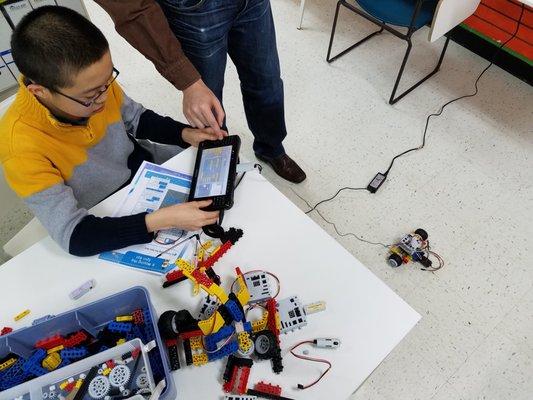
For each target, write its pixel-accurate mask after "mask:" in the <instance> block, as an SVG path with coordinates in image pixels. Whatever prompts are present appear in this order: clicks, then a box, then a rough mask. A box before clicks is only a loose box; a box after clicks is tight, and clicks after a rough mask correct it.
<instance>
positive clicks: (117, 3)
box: [95, 0, 200, 90]
mask: <svg viewBox="0 0 533 400" xmlns="http://www.w3.org/2000/svg"><path fill="white" fill-rule="evenodd" d="M95 1H96V2H97V3H98V4H99V5H100V6H101V7H102V8H103V9H104V10H106V11H107V13H108V14H109V15H110V16H111V18H112V19H113V22H114V23H115V29H116V30H117V32H118V33H119V34H120V35H121V36H122V37H124V38H125V39H126V40H127V41H128V42H129V43H130V44H131V45H132V46H133V47H135V48H136V49H137V50H138V51H139V52H141V53H142V54H143V55H144V56H145V57H146V58H148V59H149V60H150V61H151V62H152V63H153V64H154V66H155V67H156V69H157V70H158V71H159V73H160V74H161V75H163V76H164V77H165V78H166V79H167V80H168V81H169V82H170V83H172V84H173V85H174V86H175V87H176V88H177V89H179V90H184V89H186V88H187V87H189V86H190V85H192V84H193V83H194V82H196V81H198V80H199V79H200V74H199V73H198V71H197V70H196V69H195V68H194V66H193V65H192V63H191V62H190V61H189V59H188V58H187V56H185V54H184V53H183V50H182V48H181V44H180V42H179V41H178V39H176V36H175V35H174V33H173V32H172V30H171V29H170V26H169V24H168V21H167V19H166V17H165V14H164V13H163V10H162V9H161V6H160V5H159V4H157V2H156V1H155V0H127V1H125V0H95Z"/></svg>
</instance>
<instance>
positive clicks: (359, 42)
mask: <svg viewBox="0 0 533 400" xmlns="http://www.w3.org/2000/svg"><path fill="white" fill-rule="evenodd" d="M344 3H345V2H344V0H339V1H338V2H337V9H336V10H335V18H334V19H333V26H332V27H331V37H330V39H329V46H328V54H327V56H326V61H327V62H328V63H331V62H333V61H335V60H336V59H337V58H340V57H342V56H343V55H345V54H346V53H348V52H349V51H351V50H353V49H354V48H356V47H357V46H359V45H360V44H362V43H364V42H366V41H367V40H368V39H370V38H372V37H373V36H375V35H377V34H379V33H381V32H383V26H382V27H381V29H380V30H379V31H376V32H373V33H371V34H370V35H368V36H365V37H364V38H363V39H361V40H360V41H358V42H357V43H355V44H353V45H351V46H350V47H348V48H347V49H346V50H343V51H341V52H340V53H339V54H337V55H336V56H334V57H331V48H332V47H333V39H334V38H335V31H336V29H337V20H338V18H339V10H340V7H341V5H342V6H344ZM345 7H346V6H345ZM346 8H348V9H350V8H349V7H346Z"/></svg>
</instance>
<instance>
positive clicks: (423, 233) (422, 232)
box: [415, 228, 428, 240]
mask: <svg viewBox="0 0 533 400" xmlns="http://www.w3.org/2000/svg"><path fill="white" fill-rule="evenodd" d="M415 235H420V237H421V238H422V240H428V233H427V232H426V231H425V230H424V229H422V228H418V229H417V230H416V231H415Z"/></svg>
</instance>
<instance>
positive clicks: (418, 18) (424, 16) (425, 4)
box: [326, 0, 450, 104]
mask: <svg viewBox="0 0 533 400" xmlns="http://www.w3.org/2000/svg"><path fill="white" fill-rule="evenodd" d="M441 1H442V0H441ZM356 2H357V4H358V5H359V7H360V8H358V7H356V6H354V5H352V4H350V3H348V2H347V1H346V0H339V1H338V2H337V9H336V11H335V18H334V20H333V27H332V29H331V38H330V41H329V47H328V54H327V57H326V60H327V62H328V63H331V62H333V61H335V60H337V59H338V58H340V57H342V56H343V55H344V54H346V53H348V52H349V51H351V50H353V49H354V48H356V47H357V46H359V45H360V44H362V43H364V42H366V41H367V40H369V39H370V38H372V37H374V36H375V35H378V34H380V33H381V32H383V30H386V31H388V32H390V33H392V34H393V35H394V36H396V37H398V38H400V39H402V40H405V41H406V42H407V50H406V52H405V55H404V57H403V61H402V63H401V66H400V70H399V72H398V76H397V77H396V82H395V83H394V87H393V89H392V93H391V96H390V99H389V104H394V103H396V102H397V101H398V100H400V99H401V98H403V97H404V96H406V95H407V94H408V93H410V92H411V91H413V90H414V89H416V88H417V87H418V86H420V85H421V84H422V83H423V82H425V81H426V80H428V79H429V78H431V77H432V76H433V75H435V74H436V73H437V71H438V70H439V68H440V66H441V64H442V60H443V59H444V54H445V53H446V49H447V48H448V43H449V41H450V38H449V36H448V37H447V38H446V41H445V42H444V46H443V48H442V52H441V54H440V57H439V60H438V62H437V65H436V66H435V68H434V69H433V70H432V71H431V72H430V73H429V74H427V75H426V76H425V77H423V78H422V79H421V80H419V81H418V82H417V83H415V84H414V85H413V86H411V87H410V88H409V89H407V90H405V91H404V92H403V93H401V94H399V95H398V96H396V91H397V89H398V85H399V84H400V81H401V79H402V75H403V72H404V69H405V65H406V64H407V60H408V59H409V55H410V53H411V48H412V47H413V44H412V41H411V37H412V36H413V34H414V33H415V32H416V31H417V30H419V29H420V28H422V27H423V26H425V25H428V24H430V23H431V21H432V20H433V16H434V13H435V8H436V6H437V2H438V0H356ZM341 6H343V7H345V8H347V9H348V10H350V11H352V12H354V13H356V14H358V15H360V16H361V17H363V18H365V19H367V20H368V21H370V22H373V23H374V24H376V25H377V26H378V27H379V28H380V29H379V30H378V31H375V32H373V33H371V34H370V35H368V36H366V37H364V38H363V39H361V40H359V41H358V42H357V43H355V44H353V45H352V46H350V47H348V48H347V49H345V50H343V51H341V52H340V53H339V54H337V55H336V56H333V57H331V48H332V46H333V40H334V38H335V30H336V28H337V20H338V17H339V10H340V7H341ZM393 26H397V27H404V28H407V32H406V33H402V32H401V31H400V30H398V29H396V28H394V27H393Z"/></svg>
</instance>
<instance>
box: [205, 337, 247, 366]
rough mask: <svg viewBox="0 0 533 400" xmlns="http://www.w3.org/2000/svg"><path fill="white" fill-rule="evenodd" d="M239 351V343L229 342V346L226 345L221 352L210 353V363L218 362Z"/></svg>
mask: <svg viewBox="0 0 533 400" xmlns="http://www.w3.org/2000/svg"><path fill="white" fill-rule="evenodd" d="M238 349H239V345H238V344H237V342H235V341H232V342H229V343H228V344H227V345H225V346H224V347H223V348H221V349H220V350H218V351H216V352H214V353H209V354H208V357H209V361H213V360H218V359H219V358H224V357H226V356H228V355H230V354H233V353H235V352H236V351H237V350H238Z"/></svg>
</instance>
